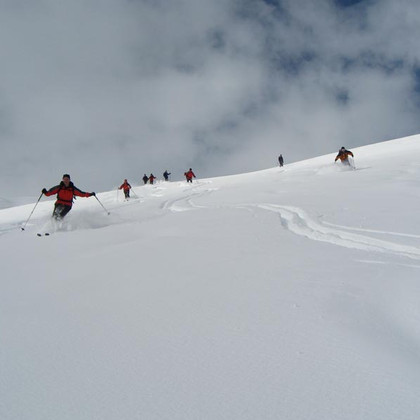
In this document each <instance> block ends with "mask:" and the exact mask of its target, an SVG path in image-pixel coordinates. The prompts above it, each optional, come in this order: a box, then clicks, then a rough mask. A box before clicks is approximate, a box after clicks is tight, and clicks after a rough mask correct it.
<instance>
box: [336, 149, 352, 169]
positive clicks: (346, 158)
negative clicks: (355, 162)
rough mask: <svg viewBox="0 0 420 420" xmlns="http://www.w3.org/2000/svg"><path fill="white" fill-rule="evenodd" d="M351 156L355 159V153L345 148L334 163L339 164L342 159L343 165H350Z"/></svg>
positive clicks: (340, 151)
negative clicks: (338, 161)
mask: <svg viewBox="0 0 420 420" xmlns="http://www.w3.org/2000/svg"><path fill="white" fill-rule="evenodd" d="M349 156H351V157H354V155H353V153H352V152H351V151H350V150H347V149H346V148H345V147H344V146H343V147H342V148H341V149H340V150H339V151H338V154H337V156H336V157H335V160H334V162H337V160H338V159H340V161H341V163H343V164H344V165H349V166H351V164H350V161H349Z"/></svg>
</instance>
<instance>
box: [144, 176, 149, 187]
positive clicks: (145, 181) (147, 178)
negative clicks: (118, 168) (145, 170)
mask: <svg viewBox="0 0 420 420" xmlns="http://www.w3.org/2000/svg"><path fill="white" fill-rule="evenodd" d="M142 179H143V182H144V185H146V184H147V181H148V180H149V177H148V176H147V175H146V174H144V177H143V178H142Z"/></svg>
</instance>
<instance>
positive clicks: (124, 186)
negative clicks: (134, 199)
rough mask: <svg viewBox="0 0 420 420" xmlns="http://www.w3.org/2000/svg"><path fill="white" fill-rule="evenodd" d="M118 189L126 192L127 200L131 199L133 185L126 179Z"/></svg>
mask: <svg viewBox="0 0 420 420" xmlns="http://www.w3.org/2000/svg"><path fill="white" fill-rule="evenodd" d="M118 189H119V190H123V191H124V196H125V198H130V190H131V185H130V184H129V183H128V181H127V180H126V179H124V182H123V183H122V184H121V185H120V186H119V188H118Z"/></svg>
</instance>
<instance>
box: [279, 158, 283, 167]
mask: <svg viewBox="0 0 420 420" xmlns="http://www.w3.org/2000/svg"><path fill="white" fill-rule="evenodd" d="M283 163H284V160H283V156H282V155H280V156H279V165H280V167H281V166H283Z"/></svg>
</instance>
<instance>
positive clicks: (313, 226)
mask: <svg viewBox="0 0 420 420" xmlns="http://www.w3.org/2000/svg"><path fill="white" fill-rule="evenodd" d="M214 190H217V188H216V189H211V188H210V189H200V190H199V191H194V192H192V193H191V194H189V195H188V197H183V198H180V199H176V200H172V201H166V202H165V203H164V204H163V205H162V208H163V209H165V210H169V211H174V212H181V211H190V210H195V209H205V208H212V209H221V208H225V209H226V208H230V209H241V210H251V211H255V210H256V209H259V210H264V211H269V212H273V213H276V214H277V215H278V216H279V218H280V222H281V225H282V226H283V228H284V229H286V230H288V231H290V232H292V233H294V234H296V235H299V236H303V237H306V238H308V239H311V240H314V241H320V242H327V243H330V244H333V245H337V246H341V247H345V248H351V249H358V250H362V251H374V252H380V253H387V254H393V255H398V256H402V257H407V258H410V259H415V260H420V248H417V247H414V246H409V245H403V244H398V243H395V242H392V241H387V240H381V239H376V238H372V237H370V236H367V235H363V234H360V233H356V231H360V229H357V228H351V227H344V226H337V225H332V224H329V223H325V224H324V223H322V222H319V221H317V220H315V219H314V218H313V217H311V216H310V215H309V214H308V213H307V212H306V211H305V210H303V209H301V208H299V207H294V206H285V205H277V204H269V203H265V204H237V205H232V204H226V205H217V206H212V205H210V206H208V205H207V206H206V205H197V204H195V203H194V202H193V200H194V199H195V198H198V197H200V196H203V195H205V194H209V193H211V192H213V191H214ZM365 232H369V230H365ZM383 233H386V232H383ZM393 234H397V233H396V232H394V233H393ZM401 236H404V234H401Z"/></svg>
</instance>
